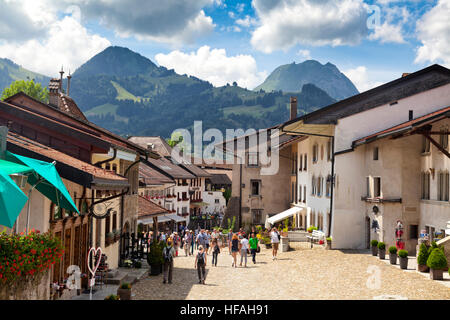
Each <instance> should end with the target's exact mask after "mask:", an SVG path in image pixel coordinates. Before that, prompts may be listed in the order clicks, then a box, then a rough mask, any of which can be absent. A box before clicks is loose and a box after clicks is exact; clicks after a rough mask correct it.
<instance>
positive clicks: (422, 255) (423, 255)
mask: <svg viewBox="0 0 450 320" xmlns="http://www.w3.org/2000/svg"><path fill="white" fill-rule="evenodd" d="M427 260H428V248H427V246H426V245H425V243H422V244H421V245H420V249H419V254H418V255H417V270H418V271H420V272H428V271H429V268H428V266H427Z"/></svg>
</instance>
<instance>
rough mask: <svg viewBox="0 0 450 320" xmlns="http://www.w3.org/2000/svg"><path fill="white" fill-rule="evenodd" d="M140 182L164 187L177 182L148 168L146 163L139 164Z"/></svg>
mask: <svg viewBox="0 0 450 320" xmlns="http://www.w3.org/2000/svg"><path fill="white" fill-rule="evenodd" d="M139 180H141V181H142V182H144V183H145V184H146V185H163V184H166V183H174V182H175V181H174V180H173V179H171V178H169V177H167V176H166V175H164V174H162V173H161V172H159V171H157V170H156V169H154V168H152V167H150V166H148V165H147V164H145V163H144V162H141V163H140V164H139Z"/></svg>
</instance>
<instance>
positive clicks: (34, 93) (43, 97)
mask: <svg viewBox="0 0 450 320" xmlns="http://www.w3.org/2000/svg"><path fill="white" fill-rule="evenodd" d="M19 92H23V93H25V94H27V95H29V96H30V97H32V98H34V99H36V100H39V101H42V102H44V103H47V102H48V90H47V88H46V87H42V86H41V84H40V83H35V82H34V80H29V81H25V80H16V81H13V82H12V83H11V85H10V86H9V87H8V88H5V89H4V90H3V92H2V97H1V99H2V100H6V99H7V98H9V97H11V96H13V95H15V94H16V93H19Z"/></svg>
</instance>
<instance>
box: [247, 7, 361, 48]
mask: <svg viewBox="0 0 450 320" xmlns="http://www.w3.org/2000/svg"><path fill="white" fill-rule="evenodd" d="M252 5H253V7H254V8H255V11H256V14H257V16H258V17H259V20H260V21H259V22H260V24H261V25H260V26H259V27H258V28H257V29H256V30H255V31H254V32H253V34H252V39H251V43H252V45H253V46H254V47H255V48H256V49H258V50H260V51H263V52H265V53H271V52H273V51H275V50H280V49H281V50H285V49H288V48H290V47H292V46H294V45H296V44H309V45H319V46H320V45H332V46H339V45H352V44H357V43H359V42H360V41H361V40H362V39H363V38H364V37H365V36H366V35H367V26H366V20H367V11H366V5H365V4H364V2H363V1H362V0H342V1H339V2H338V1H333V0H320V1H317V0H280V1H273V0H253V2H252Z"/></svg>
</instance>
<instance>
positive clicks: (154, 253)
mask: <svg viewBox="0 0 450 320" xmlns="http://www.w3.org/2000/svg"><path fill="white" fill-rule="evenodd" d="M147 262H148V264H149V265H150V275H152V276H157V275H158V274H160V273H161V268H162V265H163V263H164V258H163V254H162V248H161V245H160V244H159V243H158V242H157V241H155V242H153V243H152V244H151V246H150V252H149V254H148V255H147Z"/></svg>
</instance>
